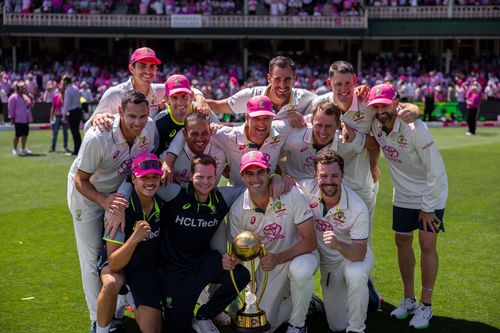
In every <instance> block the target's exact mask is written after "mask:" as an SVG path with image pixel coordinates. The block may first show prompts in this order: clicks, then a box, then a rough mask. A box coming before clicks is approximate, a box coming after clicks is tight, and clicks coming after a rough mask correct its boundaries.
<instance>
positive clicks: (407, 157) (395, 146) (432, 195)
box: [372, 118, 448, 213]
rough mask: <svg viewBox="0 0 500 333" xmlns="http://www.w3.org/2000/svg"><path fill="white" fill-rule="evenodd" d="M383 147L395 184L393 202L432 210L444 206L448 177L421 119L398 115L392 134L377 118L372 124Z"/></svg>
mask: <svg viewBox="0 0 500 333" xmlns="http://www.w3.org/2000/svg"><path fill="white" fill-rule="evenodd" d="M372 130H373V133H374V134H375V139H376V140H377V142H378V143H379V145H380V148H382V152H383V153H384V156H385V159H386V161H387V166H388V168H389V173H390V175H391V179H392V184H393V186H394V205H395V206H397V207H402V208H411V209H420V210H422V211H424V212H427V213H430V212H434V211H435V210H437V209H444V208H445V204H446V199H447V197H448V177H447V176H446V170H445V168H444V162H443V159H442V158H441V155H440V154H439V151H438V150H437V148H436V144H435V143H434V139H433V138H432V135H431V133H430V132H429V129H428V128H427V126H426V125H425V123H424V122H422V121H421V120H417V121H415V122H414V123H410V124H406V123H404V122H401V121H400V120H399V118H396V120H395V122H394V127H393V129H392V131H391V132H390V133H389V134H386V133H385V132H384V131H383V130H382V124H381V123H379V122H378V120H375V122H374V123H373V127H372Z"/></svg>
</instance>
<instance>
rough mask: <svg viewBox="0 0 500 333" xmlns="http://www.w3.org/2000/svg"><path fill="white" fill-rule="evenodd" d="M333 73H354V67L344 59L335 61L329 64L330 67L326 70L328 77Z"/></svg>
mask: <svg viewBox="0 0 500 333" xmlns="http://www.w3.org/2000/svg"><path fill="white" fill-rule="evenodd" d="M335 73H340V74H346V73H349V74H352V75H354V74H356V73H354V68H353V67H352V65H351V63H349V62H347V61H345V60H339V61H335V62H334V63H333V64H332V65H331V66H330V69H329V70H328V77H330V78H332V77H333V76H334V75H335Z"/></svg>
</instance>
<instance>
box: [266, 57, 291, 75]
mask: <svg viewBox="0 0 500 333" xmlns="http://www.w3.org/2000/svg"><path fill="white" fill-rule="evenodd" d="M276 66H278V67H279V68H286V67H290V69H291V70H292V72H293V73H295V62H293V60H292V59H290V58H288V57H284V56H277V57H275V58H273V59H271V61H269V73H272V71H273V69H274V67H276Z"/></svg>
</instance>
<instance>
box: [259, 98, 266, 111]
mask: <svg viewBox="0 0 500 333" xmlns="http://www.w3.org/2000/svg"><path fill="white" fill-rule="evenodd" d="M265 104H266V102H265V101H264V100H263V99H261V100H260V101H259V107H260V108H261V109H263V108H264V107H265Z"/></svg>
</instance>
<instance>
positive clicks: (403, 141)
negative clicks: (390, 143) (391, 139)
mask: <svg viewBox="0 0 500 333" xmlns="http://www.w3.org/2000/svg"><path fill="white" fill-rule="evenodd" d="M396 141H397V143H398V145H400V146H404V147H406V146H407V145H408V140H406V138H405V136H404V135H403V134H401V135H400V136H398V138H397V140H396Z"/></svg>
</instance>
